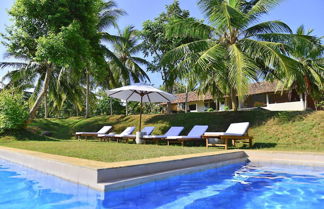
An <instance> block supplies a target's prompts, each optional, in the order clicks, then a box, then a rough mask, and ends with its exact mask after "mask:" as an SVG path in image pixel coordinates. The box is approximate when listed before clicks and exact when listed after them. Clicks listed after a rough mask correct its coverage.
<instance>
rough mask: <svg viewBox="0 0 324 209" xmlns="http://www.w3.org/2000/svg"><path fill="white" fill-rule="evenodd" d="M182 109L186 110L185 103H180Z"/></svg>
mask: <svg viewBox="0 0 324 209" xmlns="http://www.w3.org/2000/svg"><path fill="white" fill-rule="evenodd" d="M180 107H181V109H182V110H184V109H186V103H185V102H182V103H180Z"/></svg>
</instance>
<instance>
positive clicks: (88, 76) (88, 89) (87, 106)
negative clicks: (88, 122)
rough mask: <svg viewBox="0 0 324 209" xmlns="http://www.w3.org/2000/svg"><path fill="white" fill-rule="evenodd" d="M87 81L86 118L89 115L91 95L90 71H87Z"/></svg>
mask: <svg viewBox="0 0 324 209" xmlns="http://www.w3.org/2000/svg"><path fill="white" fill-rule="evenodd" d="M86 80H87V81H86V82H87V84H86V85H87V90H86V110H85V116H84V117H85V118H88V117H89V95H90V75H89V72H88V71H87V74H86Z"/></svg>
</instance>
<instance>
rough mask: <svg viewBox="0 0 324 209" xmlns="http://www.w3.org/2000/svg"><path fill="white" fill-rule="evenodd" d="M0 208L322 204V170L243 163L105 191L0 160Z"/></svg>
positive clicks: (293, 208)
mask: <svg viewBox="0 0 324 209" xmlns="http://www.w3.org/2000/svg"><path fill="white" fill-rule="evenodd" d="M0 208H1V209H29V208H30V209H38V208H39V209H54V208H55V209H57V208H59V209H71V208H78V209H83V208H84V209H85V208H87V209H88V208H98V209H99V208H114V209H117V208H118V209H127V208H141V209H150V208H161V209H162V208H163V209H164V208H186V209H193V208H197V209H203V208H230V209H235V208H240V209H241V208H243V209H244V208H256V209H259V208H287V209H288V208H289V209H296V208H303V209H304V208H305V209H313V208H314V209H315V208H316V209H318V208H324V169H323V168H314V167H302V166H287V165H254V164H252V163H239V164H233V165H229V166H224V167H221V168H215V169H209V170H205V171H201V172H197V173H192V174H186V175H179V176H175V177H171V178H168V179H165V180H161V181H156V182H150V183H146V184H142V185H139V186H135V187H131V188H128V189H123V190H119V191H113V192H106V193H101V192H97V191H95V190H92V189H89V188H87V187H85V186H82V185H78V184H74V183H70V182H67V181H64V180H62V179H59V178H56V177H53V176H50V175H46V174H44V173H41V172H38V171H35V170H32V169H29V168H26V167H23V166H20V165H17V164H14V163H11V162H8V161H4V160H1V159H0Z"/></svg>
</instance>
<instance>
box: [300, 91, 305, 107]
mask: <svg viewBox="0 0 324 209" xmlns="http://www.w3.org/2000/svg"><path fill="white" fill-rule="evenodd" d="M299 98H300V102H301V103H303V108H304V110H306V107H305V101H304V99H303V94H299Z"/></svg>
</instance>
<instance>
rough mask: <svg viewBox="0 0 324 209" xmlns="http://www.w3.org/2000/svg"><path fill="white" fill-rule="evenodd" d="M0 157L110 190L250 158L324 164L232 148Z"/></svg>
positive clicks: (302, 156) (11, 152)
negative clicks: (141, 155) (122, 157)
mask: <svg viewBox="0 0 324 209" xmlns="http://www.w3.org/2000/svg"><path fill="white" fill-rule="evenodd" d="M0 158H2V159H5V160H9V161H12V162H15V163H18V164H22V165H24V166H26V167H30V168H33V169H35V170H39V171H41V172H44V173H48V174H50V175H54V176H57V177H60V178H63V179H65V180H68V181H72V182H75V183H79V184H82V185H85V186H88V187H91V188H93V189H96V190H99V191H108V190H109V191H110V190H116V189H122V188H126V187H130V186H135V185H138V184H142V183H145V182H150V181H157V180H160V179H163V178H167V177H169V176H173V175H179V174H186V173H191V172H196V171H200V170H204V169H208V168H215V167H219V166H224V165H228V164H233V163H239V162H245V161H247V160H250V161H252V162H255V163H259V162H268V163H281V164H294V165H307V166H317V167H318V166H320V167H324V153H312V152H285V151H261V150H229V151H216V152H207V153H198V154H189V155H178V156H165V157H159V158H151V159H144V160H132V161H122V162H113V163H107V162H100V161H93V160H86V159H80V158H74V157H66V156H60V155H53V154H47V153H41V152H35V151H30V150H23V149H16V148H10V147H3V146H0Z"/></svg>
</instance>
